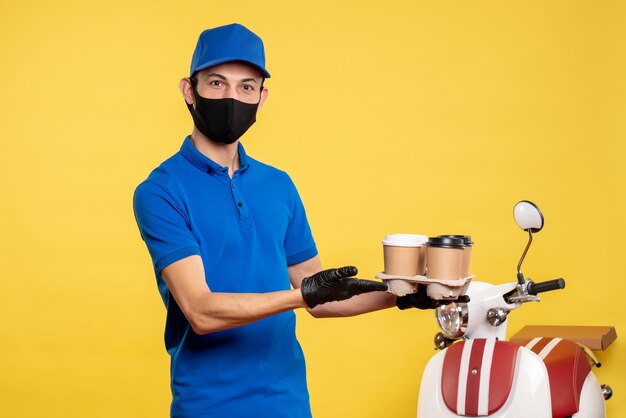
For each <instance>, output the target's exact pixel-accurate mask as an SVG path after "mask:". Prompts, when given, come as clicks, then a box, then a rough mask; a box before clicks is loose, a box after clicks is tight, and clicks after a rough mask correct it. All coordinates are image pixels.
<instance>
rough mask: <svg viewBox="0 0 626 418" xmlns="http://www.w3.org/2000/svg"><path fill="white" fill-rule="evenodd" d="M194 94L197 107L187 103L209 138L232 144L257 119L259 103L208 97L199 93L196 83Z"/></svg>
mask: <svg viewBox="0 0 626 418" xmlns="http://www.w3.org/2000/svg"><path fill="white" fill-rule="evenodd" d="M192 85H193V94H194V96H195V98H196V107H195V108H194V107H193V105H190V104H189V103H187V108H188V109H189V112H190V113H191V117H192V118H193V122H194V123H195V125H196V127H197V128H198V130H199V131H200V132H202V133H203V134H204V135H206V137H207V138H209V139H212V140H213V141H216V142H221V143H223V144H232V143H233V142H235V141H236V140H238V139H239V138H240V137H241V135H243V134H244V133H245V132H246V131H247V130H248V128H250V127H251V126H252V124H254V122H255V121H256V111H257V108H258V107H259V104H258V103H252V104H250V103H244V102H240V101H239V100H235V99H207V98H205V97H202V96H200V95H199V94H198V91H197V90H196V86H195V83H193V82H192Z"/></svg>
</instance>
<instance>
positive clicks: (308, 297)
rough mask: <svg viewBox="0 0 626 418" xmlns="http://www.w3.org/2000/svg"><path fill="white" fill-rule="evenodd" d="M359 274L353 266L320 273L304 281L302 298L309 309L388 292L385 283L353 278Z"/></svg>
mask: <svg viewBox="0 0 626 418" xmlns="http://www.w3.org/2000/svg"><path fill="white" fill-rule="evenodd" d="M357 273H358V270H357V269H356V267H353V266H347V267H341V268H338V269H329V270H324V271H320V272H319V273H316V274H314V275H313V276H311V277H307V278H305V279H303V280H302V286H301V287H300V290H301V291H302V297H303V298H304V301H305V302H306V304H307V305H308V306H309V308H314V307H316V306H317V305H320V304H322V303H326V302H333V301H337V300H345V299H350V298H351V297H352V296H355V295H360V294H361V293H368V292H385V291H387V285H386V284H385V283H380V282H375V281H373V280H360V279H357V278H353V277H352V276H354V275H356V274H357Z"/></svg>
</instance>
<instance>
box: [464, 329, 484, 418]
mask: <svg viewBox="0 0 626 418" xmlns="http://www.w3.org/2000/svg"><path fill="white" fill-rule="evenodd" d="M484 351H485V339H483V338H479V339H475V340H474V344H473V346H472V354H471V355H470V362H469V369H468V370H467V390H466V392H465V415H468V416H477V415H478V392H479V390H480V367H481V366H482V364H483V352H484ZM486 378H487V379H488V378H489V376H486Z"/></svg>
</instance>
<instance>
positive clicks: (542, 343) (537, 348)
mask: <svg viewBox="0 0 626 418" xmlns="http://www.w3.org/2000/svg"><path fill="white" fill-rule="evenodd" d="M550 341H552V338H546V337H542V338H541V339H540V340H539V341H537V344H535V346H534V347H533V348H531V350H532V351H533V353H535V354H539V353H540V352H541V350H543V349H544V347H545V346H546V345H548V344H549V343H550ZM529 342H530V341H529Z"/></svg>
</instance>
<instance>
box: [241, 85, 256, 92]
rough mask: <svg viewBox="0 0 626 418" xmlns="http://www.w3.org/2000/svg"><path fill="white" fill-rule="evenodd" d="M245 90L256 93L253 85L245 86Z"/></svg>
mask: <svg viewBox="0 0 626 418" xmlns="http://www.w3.org/2000/svg"><path fill="white" fill-rule="evenodd" d="M243 89H244V90H245V91H254V87H252V86H251V85H249V84H245V85H244V86H243Z"/></svg>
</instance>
